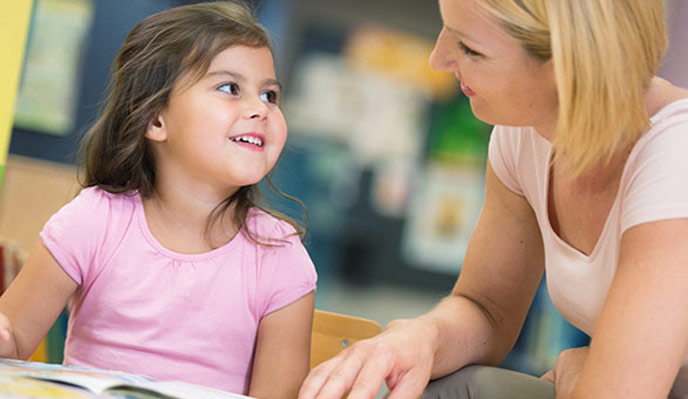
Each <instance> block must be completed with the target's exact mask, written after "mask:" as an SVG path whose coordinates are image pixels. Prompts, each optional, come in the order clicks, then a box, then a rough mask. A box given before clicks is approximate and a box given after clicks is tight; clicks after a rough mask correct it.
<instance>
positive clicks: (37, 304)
mask: <svg viewBox="0 0 688 399" xmlns="http://www.w3.org/2000/svg"><path fill="white" fill-rule="evenodd" d="M77 287H78V284H77V283H76V282H75V281H74V280H72V278H71V277H69V275H68V274H67V273H66V272H65V271H64V269H62V267H60V265H59V264H58V263H57V261H56V260H55V258H53V256H52V254H50V252H49V251H48V249H47V248H46V247H45V245H43V243H42V242H40V241H39V242H38V243H37V244H36V245H35V246H34V248H33V250H32V251H31V253H30V254H29V257H28V258H27V259H26V262H25V263H24V266H23V267H22V269H21V271H20V272H19V274H18V275H17V277H16V279H15V280H14V281H13V282H12V284H11V285H10V287H9V288H8V289H7V292H5V293H4V294H3V295H2V297H0V357H11V358H17V359H24V360H26V359H28V358H29V357H30V356H31V354H32V353H33V352H34V350H36V347H38V344H39V343H40V342H41V339H43V337H44V336H45V334H47V332H48V330H49V329H50V327H51V326H52V325H53V323H54V322H55V319H57V316H59V314H60V312H61V311H62V309H64V307H65V305H66V303H67V300H68V299H69V297H70V296H71V295H72V294H73V293H74V291H76V289H77ZM3 316H4V317H3ZM3 331H4V332H3Z"/></svg>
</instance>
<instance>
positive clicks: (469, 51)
mask: <svg viewBox="0 0 688 399" xmlns="http://www.w3.org/2000/svg"><path fill="white" fill-rule="evenodd" d="M459 47H460V48H461V51H463V52H464V53H465V54H466V55H468V56H470V57H480V56H482V54H480V53H479V52H477V51H475V50H473V49H472V48H470V47H468V46H466V45H465V44H464V43H463V42H459Z"/></svg>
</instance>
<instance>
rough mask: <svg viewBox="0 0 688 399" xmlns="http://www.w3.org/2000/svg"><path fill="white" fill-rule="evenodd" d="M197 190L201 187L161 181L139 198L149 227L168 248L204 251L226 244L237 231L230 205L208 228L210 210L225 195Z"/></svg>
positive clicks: (211, 210) (192, 251)
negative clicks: (187, 187)
mask: <svg viewBox="0 0 688 399" xmlns="http://www.w3.org/2000/svg"><path fill="white" fill-rule="evenodd" d="M199 191H202V190H184V189H181V188H179V187H166V186H165V185H163V184H160V185H158V187H156V191H155V192H154V193H153V194H152V195H151V196H149V197H147V198H143V199H142V202H143V209H144V213H145V217H146V222H147V223H148V228H149V229H150V232H151V234H153V236H154V237H155V238H156V239H157V240H158V241H159V242H160V243H161V244H162V245H163V246H164V247H166V248H167V249H170V250H172V251H174V252H179V253H203V252H207V251H209V250H212V249H214V248H217V247H220V246H222V245H224V244H226V243H227V242H229V241H230V240H231V239H232V238H233V237H234V236H235V235H236V232H237V228H236V227H235V226H234V223H233V214H234V212H233V207H232V206H230V207H229V208H228V209H227V210H226V212H224V214H223V215H222V216H220V217H219V219H218V220H217V222H216V223H212V224H211V225H210V227H211V228H210V230H208V226H209V225H208V221H209V217H210V215H211V213H212V212H213V210H214V209H215V208H216V207H217V206H218V205H219V204H220V203H221V202H222V201H223V200H224V199H225V198H226V197H222V196H221V195H219V194H215V193H213V192H210V193H209V192H205V193H203V192H199Z"/></svg>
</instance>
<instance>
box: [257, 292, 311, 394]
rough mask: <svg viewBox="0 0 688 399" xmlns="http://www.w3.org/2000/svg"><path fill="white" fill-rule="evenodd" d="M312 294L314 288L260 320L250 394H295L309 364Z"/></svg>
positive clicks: (306, 372)
mask: <svg viewBox="0 0 688 399" xmlns="http://www.w3.org/2000/svg"><path fill="white" fill-rule="evenodd" d="M313 298H314V295H313V293H312V292H311V293H310V294H307V295H305V296H303V297H301V298H300V299H298V300H297V301H295V302H293V303H291V304H290V305H288V306H285V307H283V308H281V309H279V310H276V311H274V312H272V313H270V314H268V315H267V316H265V317H263V319H262V320H261V321H260V325H259V326H258V339H257V342H256V351H255V354H254V356H253V373H252V375H251V387H250V390H249V396H252V397H255V398H260V399H281V398H284V399H294V398H296V395H297V393H298V392H299V387H300V386H301V383H302V382H303V379H304V378H306V375H307V374H308V370H309V368H310V353H311V329H312V327H313V308H314V299H313Z"/></svg>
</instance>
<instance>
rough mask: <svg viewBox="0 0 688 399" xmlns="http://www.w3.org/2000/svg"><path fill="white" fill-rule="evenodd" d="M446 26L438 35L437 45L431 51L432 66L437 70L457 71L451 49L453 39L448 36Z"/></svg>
mask: <svg viewBox="0 0 688 399" xmlns="http://www.w3.org/2000/svg"><path fill="white" fill-rule="evenodd" d="M447 33H448V32H447V30H446V28H442V31H441V32H440V34H439V35H438V36H437V40H436V41H435V47H434V48H433V49H432V53H430V68H432V69H434V70H436V71H444V72H456V69H457V68H456V62H455V61H454V60H453V58H452V52H451V51H450V47H449V46H450V44H451V40H450V38H449V37H447Z"/></svg>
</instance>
